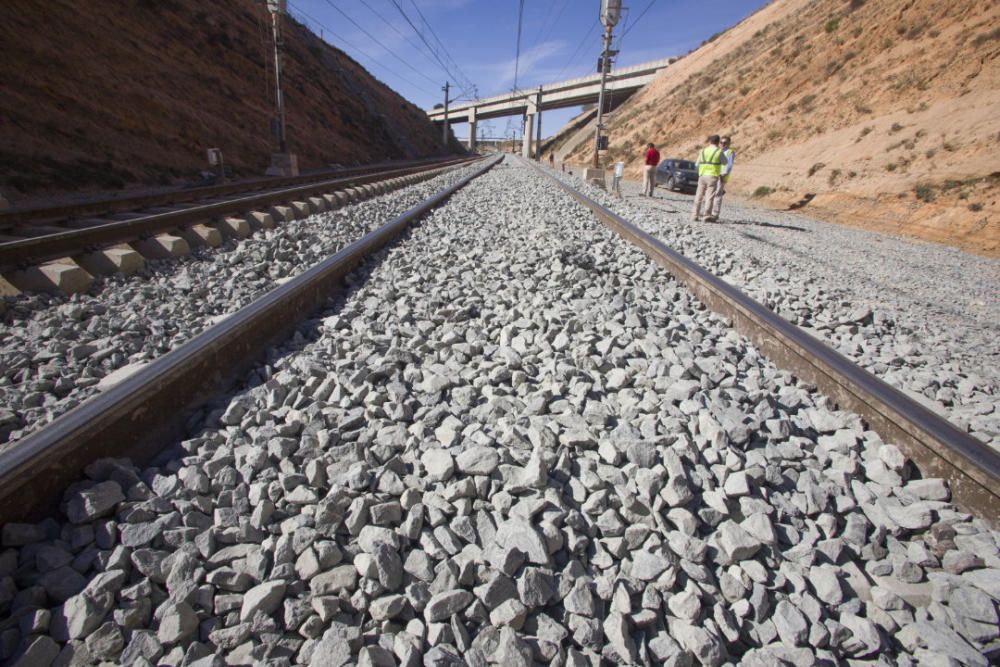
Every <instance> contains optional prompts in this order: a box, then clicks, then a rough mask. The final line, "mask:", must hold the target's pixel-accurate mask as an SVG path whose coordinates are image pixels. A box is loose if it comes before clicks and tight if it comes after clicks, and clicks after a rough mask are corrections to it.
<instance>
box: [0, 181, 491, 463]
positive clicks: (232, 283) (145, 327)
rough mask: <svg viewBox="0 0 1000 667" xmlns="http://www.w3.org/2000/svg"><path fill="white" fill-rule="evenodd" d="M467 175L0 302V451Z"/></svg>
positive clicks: (389, 194) (433, 182) (430, 182)
mask: <svg viewBox="0 0 1000 667" xmlns="http://www.w3.org/2000/svg"><path fill="white" fill-rule="evenodd" d="M471 169H474V167H464V168H461V169H458V170H454V171H450V172H447V173H445V174H442V175H440V176H437V177H435V178H433V179H430V180H428V181H426V182H423V183H419V184H417V185H413V186H410V187H407V188H403V189H401V190H397V191H395V192H392V193H388V194H385V195H381V196H378V197H375V198H373V199H370V200H367V201H364V202H359V203H357V204H353V205H350V206H347V207H344V208H341V209H338V210H336V211H331V212H328V213H323V214H319V215H314V216H310V217H308V218H303V219H301V220H296V221H293V222H289V223H284V224H279V225H277V226H276V227H275V228H273V229H270V230H262V231H259V232H257V233H255V234H253V235H252V236H250V237H249V238H247V239H244V240H242V241H237V240H232V239H230V240H228V241H226V243H225V244H224V245H223V246H221V247H220V248H197V249H195V250H194V252H193V253H192V254H191V255H190V256H187V257H183V258H180V259H176V260H150V261H147V262H146V268H145V269H144V270H143V272H142V273H140V274H139V275H135V276H131V277H124V276H121V275H115V276H110V277H106V278H98V279H97V280H96V281H95V284H94V286H93V287H92V288H91V290H90V291H89V292H87V293H85V294H78V295H75V296H71V297H66V296H51V295H44V294H42V295H38V294H35V295H21V296H18V297H7V298H5V299H3V301H4V302H5V304H6V312H4V311H3V310H2V309H0V446H2V443H4V442H8V443H12V442H14V441H16V440H18V439H20V438H22V437H24V436H25V435H27V434H29V433H31V432H32V431H35V430H38V429H39V428H41V427H42V426H44V425H45V424H47V423H49V422H50V421H52V420H53V419H55V418H56V417H58V416H59V415H61V414H62V413H64V412H67V411H68V410H70V409H72V408H73V407H75V406H77V405H78V404H79V403H80V402H82V401H83V400H84V399H86V398H87V397H88V396H90V395H92V394H94V393H95V392H97V391H98V390H99V389H101V388H103V387H104V386H106V385H107V384H108V383H110V382H113V381H115V379H116V378H117V377H119V376H120V375H122V374H125V373H128V372H129V371H130V370H134V369H136V368H138V367H140V366H141V365H143V364H146V363H148V362H149V361H152V360H153V359H156V358H157V357H159V356H161V355H162V354H164V353H166V352H169V351H170V350H171V349H173V348H176V347H177V346H179V345H181V344H182V343H184V342H186V341H187V340H189V339H191V338H192V337H194V336H195V335H197V334H198V333H200V332H201V331H203V330H204V329H206V328H207V327H208V326H210V325H211V324H212V323H214V322H217V321H219V320H220V319H222V318H224V317H226V316H227V315H229V314H232V313H234V312H235V311H237V310H239V309H240V308H242V307H244V306H246V305H247V304H249V303H251V302H252V301H253V300H254V299H256V298H258V297H259V296H260V295H261V294H263V293H265V292H267V291H268V290H270V289H272V288H273V287H275V286H276V285H277V284H278V283H279V282H280V281H282V280H285V279H288V278H291V277H294V276H295V275H297V274H298V273H300V272H301V271H303V270H305V269H307V268H309V267H310V266H312V265H314V264H316V263H317V262H319V261H321V260H323V259H325V258H326V257H328V256H329V255H332V254H334V253H336V252H337V251H338V250H340V249H341V248H343V247H344V246H346V245H348V244H349V243H351V242H353V241H355V240H357V239H358V238H360V237H361V236H362V235H363V234H365V233H367V232H369V231H371V230H372V229H374V228H375V227H378V226H379V225H382V224H384V223H385V222H387V221H388V220H390V219H391V218H393V217H395V216H397V215H399V214H400V213H402V212H403V211H405V210H407V209H408V208H410V207H412V206H414V205H416V204H418V203H420V202H421V201H423V200H424V199H426V198H427V197H429V196H430V195H432V194H434V193H435V192H437V191H439V190H441V189H442V188H444V187H446V186H448V185H451V184H452V183H454V182H455V181H457V180H459V179H460V178H462V177H463V176H465V175H466V174H467V173H468V171H469V170H471ZM122 369H123V370H122ZM119 370H121V372H120V373H119V374H118V375H116V376H112V377H110V378H108V380H106V381H105V384H103V385H102V383H101V380H102V379H104V378H107V377H108V376H109V375H111V374H112V373H114V372H115V371H119Z"/></svg>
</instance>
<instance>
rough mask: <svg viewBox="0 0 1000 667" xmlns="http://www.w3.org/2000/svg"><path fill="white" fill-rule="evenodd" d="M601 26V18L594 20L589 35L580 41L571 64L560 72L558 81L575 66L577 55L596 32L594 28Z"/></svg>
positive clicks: (571, 57)
mask: <svg viewBox="0 0 1000 667" xmlns="http://www.w3.org/2000/svg"><path fill="white" fill-rule="evenodd" d="M599 25H601V20H600V19H599V18H597V19H594V22H593V23H592V24H591V26H590V28H589V29H588V30H587V33H586V34H585V35H584V36H583V39H581V40H580V43H579V44H577V45H576V49H574V50H573V55H571V56H570V57H569V62H567V63H566V65H565V66H564V67H563V68H562V69H561V70H559V75H558V76H557V77H556V78H557V79H561V78H562V76H563V73H564V72H566V70H568V69H569V68H570V67H571V66H572V65H573V63H574V62H576V57H577V54H578V53H579V52H580V49H582V48H583V45H584V44H586V43H587V40H589V39H590V36H591V33H592V32H594V28H595V27H597V26H599Z"/></svg>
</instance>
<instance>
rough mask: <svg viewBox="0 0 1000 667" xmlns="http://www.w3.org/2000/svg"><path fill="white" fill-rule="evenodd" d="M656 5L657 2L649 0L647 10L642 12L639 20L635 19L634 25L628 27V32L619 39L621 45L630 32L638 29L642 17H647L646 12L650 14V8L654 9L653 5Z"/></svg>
mask: <svg viewBox="0 0 1000 667" xmlns="http://www.w3.org/2000/svg"><path fill="white" fill-rule="evenodd" d="M655 3H656V0H649V4H648V5H646V8H645V9H643V10H642V12H640V14H639V16H638V17H637V18H636V19H635V20H634V21H632V25H630V26H629V27H628V29H627V30H625V31H624V32H623V33H622V35H621V37H619V38H618V42H619V43H621V40H623V39H625V35H627V34H629V32H631V31H632V28H634V27H636V26H637V25H639V21H641V20H642V17H643V16H645V15H646V12H648V11H649V8H650V7H652V6H653V5H654V4H655Z"/></svg>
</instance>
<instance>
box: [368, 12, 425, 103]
mask: <svg viewBox="0 0 1000 667" xmlns="http://www.w3.org/2000/svg"><path fill="white" fill-rule="evenodd" d="M361 4H363V5H364V6H365V7H367V8H368V9H369V10H370V11H371V13H372V14H374V15H375V16H377V17H378V18H379V19H381V21H382V23H384V24H386V25H387V26H389V27H390V28H392V29H393V31H394V32H395V33H396V34H397V35H399V36H400V37H402V38H403V39H404V40H405V41H406V43H407V44H409V45H410V46H411V47H413V50H414V51H416V52H417V53H419V54H420V55H421V56H423V57H424V59H425V60H427V62H429V63H431V64H432V65H433V64H434V63H433V61H432V60H431V59H430V58H429V57H428V56H427V54H426V53H424V52H423V51H421V50H420V45H419V44H415V43H414V42H413V40H412V39H410V38H409V37H407V36H406V35H404V34H403V31H402V30H400V29H399V28H397V27H396V25H395V24H394V23H393V22H392V21H390V20H389V19H387V18H386V17H384V16H382V13H381V12H379V11H378V10H377V9H375V8H374V7H372V6H371V5H370V4H369V3H368V0H361ZM434 85H437V82H436V81H435V82H434Z"/></svg>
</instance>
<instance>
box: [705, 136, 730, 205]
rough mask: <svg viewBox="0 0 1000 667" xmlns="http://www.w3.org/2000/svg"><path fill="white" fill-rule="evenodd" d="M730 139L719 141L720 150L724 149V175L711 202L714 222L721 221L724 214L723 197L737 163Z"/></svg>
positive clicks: (725, 138) (721, 176)
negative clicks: (720, 215)
mask: <svg viewBox="0 0 1000 667" xmlns="http://www.w3.org/2000/svg"><path fill="white" fill-rule="evenodd" d="M729 144H730V139H729V137H722V139H721V140H720V141H719V148H721V149H722V173H721V174H720V175H719V187H718V189H717V190H716V191H715V197H713V198H712V199H711V200H710V202H709V203H710V204H711V212H712V221H713V222H714V221H716V220H718V219H719V214H720V213H722V197H723V195H725V194H726V186H727V185H729V177H730V176H731V175H732V173H733V163H734V162H735V161H736V152H735V151H734V150H733V149H732V148H730V147H729Z"/></svg>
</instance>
